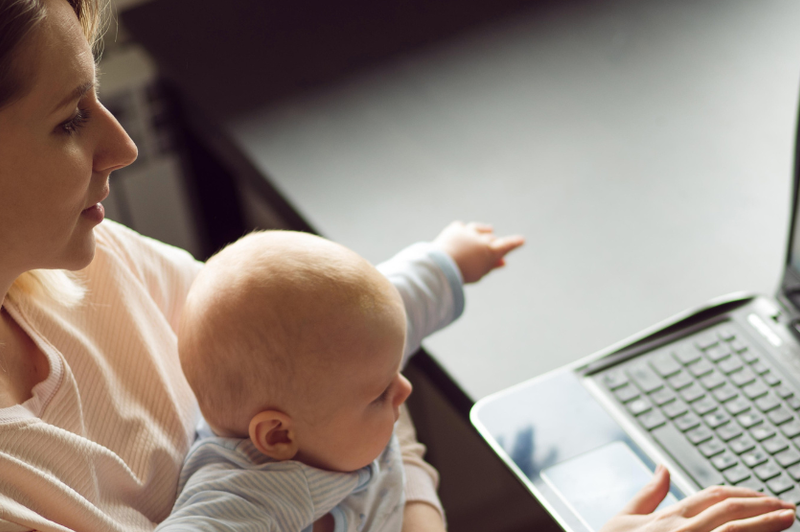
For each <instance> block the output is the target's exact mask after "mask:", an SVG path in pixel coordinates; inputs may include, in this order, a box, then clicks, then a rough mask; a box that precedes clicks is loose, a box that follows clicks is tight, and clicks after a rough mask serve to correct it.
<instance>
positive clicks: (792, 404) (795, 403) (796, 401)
mask: <svg viewBox="0 0 800 532" xmlns="http://www.w3.org/2000/svg"><path fill="white" fill-rule="evenodd" d="M786 404H787V405H788V406H789V408H791V409H792V410H800V398H798V397H790V398H788V399H787V400H786Z"/></svg>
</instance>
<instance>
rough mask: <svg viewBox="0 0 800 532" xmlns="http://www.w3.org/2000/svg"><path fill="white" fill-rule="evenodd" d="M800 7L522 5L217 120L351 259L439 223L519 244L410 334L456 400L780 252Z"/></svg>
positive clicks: (658, 314)
mask: <svg viewBox="0 0 800 532" xmlns="http://www.w3.org/2000/svg"><path fill="white" fill-rule="evenodd" d="M798 21H800V3H798V2H793V1H788V0H772V1H760V2H752V1H747V0H742V1H721V0H718V1H705V2H696V1H669V2H656V1H648V2H643V1H634V0H619V1H606V2H573V3H565V4H563V5H560V6H557V7H552V6H551V7H537V8H531V9H530V10H529V11H526V12H524V13H522V14H521V15H516V16H514V17H513V18H510V19H507V20H504V21H502V22H499V23H495V24H492V25H491V26H489V27H484V28H481V29H479V30H474V31H472V32H470V33H469V34H467V35H464V36H462V37H460V38H458V39H456V40H451V41H449V42H446V43H444V44H439V45H436V46H435V47H432V48H429V49H426V50H423V51H418V52H415V53H412V54H407V55H405V56H403V57H400V58H397V59H395V60H393V61H391V62H389V63H387V64H385V65H384V66H382V67H381V68H379V69H375V70H372V71H370V72H368V73H362V74H360V75H358V76H353V77H351V78H349V79H348V80H345V81H344V82H341V83H339V84H338V85H336V86H334V87H328V88H327V89H325V90H324V91H317V92H314V93H306V94H304V95H302V96H298V97H296V98H294V99H292V100H290V101H287V102H283V103H281V104H279V105H274V106H271V107H269V108H265V109H262V110H261V111H260V112H256V113H253V114H251V115H249V116H248V117H247V118H244V119H237V120H236V121H235V122H230V123H228V124H227V128H228V131H229V132H230V134H231V135H232V136H233V137H234V138H235V139H237V141H238V142H239V143H240V144H241V146H244V148H245V151H246V153H247V155H248V156H249V157H251V158H252V159H253V160H255V161H256V162H257V164H258V165H259V166H260V167H261V168H262V169H264V171H265V172H267V173H268V174H269V175H270V176H271V178H272V180H273V182H274V183H275V184H276V185H277V187H278V188H279V189H280V190H281V191H282V192H283V193H284V195H285V196H286V197H287V198H288V199H289V200H290V201H291V202H293V203H294V205H295V206H296V207H297V208H298V209H299V210H300V211H301V213H302V214H303V215H304V216H305V217H306V218H307V219H308V220H309V221H310V222H311V223H312V225H314V226H315V227H317V228H319V229H320V230H321V231H322V232H323V233H324V234H325V235H326V236H328V237H330V238H332V239H334V240H337V241H339V242H341V243H343V244H345V245H347V246H350V247H352V248H353V249H355V250H356V251H358V252H360V253H362V254H363V255H365V256H366V257H367V258H368V259H370V260H373V261H380V260H383V259H385V258H387V257H389V256H390V255H391V254H392V253H393V252H394V251H396V250H397V249H399V247H401V246H402V245H404V244H407V243H410V242H413V241H415V240H419V239H425V238H432V237H433V236H434V235H435V234H436V233H437V231H438V230H439V229H440V228H441V227H444V225H445V224H446V223H447V222H449V221H450V220H453V219H461V220H481V221H486V222H491V223H493V224H494V225H495V227H496V229H497V231H498V232H499V233H501V234H507V233H522V234H524V235H525V236H526V237H527V239H528V243H527V245H526V246H525V248H524V249H522V250H520V251H518V252H516V253H515V254H514V255H512V256H511V257H510V258H509V261H508V262H509V265H508V267H507V268H506V269H505V271H502V272H497V273H495V274H493V275H491V276H490V277H489V278H487V279H486V280H485V281H483V282H482V283H480V284H479V285H476V286H471V287H469V288H468V289H467V298H468V300H467V310H466V312H465V314H464V316H463V317H462V319H461V320H459V321H458V323H456V324H455V325H453V326H452V327H450V328H449V329H447V330H446V331H443V332H441V333H439V334H438V335H436V336H434V337H432V338H430V339H429V340H428V341H427V342H426V346H427V347H428V348H429V350H430V352H431V353H432V354H433V355H434V356H435V357H436V358H437V359H438V360H439V361H440V362H441V363H442V364H443V365H444V366H445V368H446V369H447V370H448V371H449V372H450V373H451V374H452V375H453V377H454V378H455V380H456V381H457V382H458V383H459V384H460V385H461V386H462V387H463V388H464V389H465V391H467V393H469V394H470V395H471V396H472V397H473V398H475V399H478V398H481V397H483V396H485V395H487V394H489V393H491V392H494V391H497V390H500V389H502V388H504V387H507V386H509V385H512V384H515V383H517V382H520V381H522V380H524V379H526V378H530V377H533V376H536V375H539V374H541V373H543V372H546V371H548V370H551V369H553V368H556V367H558V366H561V365H563V364H565V363H567V362H570V361H573V360H576V359H577V358H580V357H582V356H585V355H588V354H590V353H592V352H594V351H596V350H599V349H601V348H603V347H605V346H607V345H609V344H612V343H615V342H617V341H619V340H622V339H623V338H625V337H627V336H629V335H631V334H634V333H636V332H637V331H639V330H641V329H643V328H646V327H649V326H651V325H653V324H654V323H656V322H658V321H660V320H664V319H666V318H668V317H669V316H671V315H673V314H675V313H678V312H680V311H683V310H685V309H687V308H690V307H693V306H697V305H700V304H702V303H704V302H705V301H707V300H708V299H710V298H713V297H717V296H720V295H723V294H726V293H729V292H733V291H740V290H745V291H754V292H759V293H772V292H773V291H774V289H775V287H776V286H777V284H778V282H779V277H780V272H781V268H782V264H783V260H784V248H785V242H786V238H787V226H788V215H789V206H790V191H791V171H792V160H793V142H794V129H795V120H796V113H797V98H798V80H799V79H800V31H798Z"/></svg>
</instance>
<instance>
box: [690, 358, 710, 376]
mask: <svg viewBox="0 0 800 532" xmlns="http://www.w3.org/2000/svg"><path fill="white" fill-rule="evenodd" d="M687 369H688V370H689V373H691V374H692V375H694V376H695V377H702V376H703V375H708V374H709V373H711V372H712V371H714V366H713V365H712V364H711V362H709V361H708V360H700V361H698V362H695V363H694V364H692V365H691V366H689V367H688V368H687Z"/></svg>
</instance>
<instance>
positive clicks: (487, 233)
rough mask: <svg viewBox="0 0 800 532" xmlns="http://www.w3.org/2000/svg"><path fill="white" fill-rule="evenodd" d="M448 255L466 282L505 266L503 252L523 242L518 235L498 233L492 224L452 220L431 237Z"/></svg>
mask: <svg viewBox="0 0 800 532" xmlns="http://www.w3.org/2000/svg"><path fill="white" fill-rule="evenodd" d="M433 243H434V244H436V245H438V246H439V247H440V248H442V250H443V251H444V252H445V253H447V254H448V255H450V256H451V257H452V258H453V260H454V261H455V263H456V264H458V269H459V270H461V276H462V277H463V278H464V282H465V283H474V282H476V281H479V280H480V279H481V277H483V276H484V275H486V274H487V273H489V272H490V271H492V270H493V269H495V268H499V267H501V266H505V260H504V259H503V257H505V255H506V254H507V253H508V252H509V251H511V250H513V249H516V248H518V247H520V246H521V245H522V244H524V243H525V239H524V238H523V237H521V236H504V237H497V236H495V235H494V232H493V229H492V226H491V225H486V224H480V223H477V222H470V223H468V224H464V223H463V222H453V223H451V224H450V225H448V226H447V227H445V228H444V231H442V232H441V233H440V234H439V236H437V237H436V239H435V240H434V241H433Z"/></svg>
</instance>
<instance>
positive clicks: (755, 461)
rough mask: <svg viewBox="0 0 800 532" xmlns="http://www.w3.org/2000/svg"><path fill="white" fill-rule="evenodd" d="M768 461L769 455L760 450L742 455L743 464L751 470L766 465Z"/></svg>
mask: <svg viewBox="0 0 800 532" xmlns="http://www.w3.org/2000/svg"><path fill="white" fill-rule="evenodd" d="M768 459H769V455H768V454H767V453H765V452H764V451H762V450H760V449H756V450H755V451H751V452H749V453H746V454H743V455H742V462H744V464H745V465H746V466H747V467H750V468H753V467H756V466H759V465H761V464H763V463H766V461H767V460H768Z"/></svg>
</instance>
